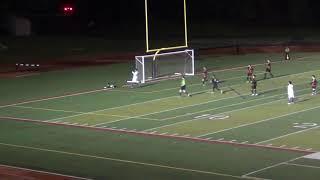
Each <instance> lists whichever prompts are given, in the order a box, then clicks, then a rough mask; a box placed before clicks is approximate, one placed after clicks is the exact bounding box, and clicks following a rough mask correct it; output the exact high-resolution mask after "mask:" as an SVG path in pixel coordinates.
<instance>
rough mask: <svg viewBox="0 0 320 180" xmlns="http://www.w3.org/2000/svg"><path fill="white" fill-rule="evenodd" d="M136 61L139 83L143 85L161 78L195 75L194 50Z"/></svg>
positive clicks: (139, 57)
mask: <svg viewBox="0 0 320 180" xmlns="http://www.w3.org/2000/svg"><path fill="white" fill-rule="evenodd" d="M135 61H136V69H137V70H138V72H139V74H138V81H139V82H141V83H145V82H147V81H150V80H155V79H159V78H165V77H167V78H170V77H174V76H177V75H178V76H179V75H187V76H193V75H194V74H195V68H194V50H193V49H186V50H183V51H174V52H166V53H158V54H151V55H144V56H136V57H135Z"/></svg>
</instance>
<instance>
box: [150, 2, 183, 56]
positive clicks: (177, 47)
mask: <svg viewBox="0 0 320 180" xmlns="http://www.w3.org/2000/svg"><path fill="white" fill-rule="evenodd" d="M148 1H149V0H145V1H144V3H145V25H146V30H145V31H146V52H158V53H159V52H160V51H162V50H174V49H181V48H187V47H188V27H187V2H186V0H182V1H183V21H184V44H183V45H180V46H173V47H162V48H156V49H150V44H149V41H150V39H149V13H148V9H149V8H148ZM158 1H161V0H158ZM158 53H156V54H158Z"/></svg>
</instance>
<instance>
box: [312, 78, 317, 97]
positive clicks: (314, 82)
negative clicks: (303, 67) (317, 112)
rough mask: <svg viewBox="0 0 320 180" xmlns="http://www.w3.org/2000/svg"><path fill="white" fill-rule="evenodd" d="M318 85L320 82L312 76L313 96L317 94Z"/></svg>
mask: <svg viewBox="0 0 320 180" xmlns="http://www.w3.org/2000/svg"><path fill="white" fill-rule="evenodd" d="M317 85H318V81H317V79H316V76H315V75H312V81H311V88H312V94H311V95H312V96H313V95H316V94H317Z"/></svg>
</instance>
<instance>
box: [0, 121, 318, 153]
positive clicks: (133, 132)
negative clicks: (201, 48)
mask: <svg viewBox="0 0 320 180" xmlns="http://www.w3.org/2000/svg"><path fill="white" fill-rule="evenodd" d="M1 119H6V120H15V121H20V122H29V123H41V124H46V125H54V126H65V127H73V128H82V129H87V130H96V131H105V132H110V133H124V134H129V135H140V136H151V137H159V138H169V139H170V138H171V139H177V140H184V141H192V142H202V143H211V144H226V145H233V146H245V147H255V148H265V149H272V150H281V151H291V152H299V153H304V154H310V153H316V151H307V150H303V149H291V148H280V147H274V146H266V145H256V144H242V143H237V142H229V141H222V140H221V141H218V140H205V139H203V138H196V137H190V136H188V137H182V136H170V135H166V134H167V133H162V134H163V135H161V134H150V133H142V132H141V131H136V129H134V130H120V129H112V128H101V127H92V126H80V125H70V124H69V125H68V124H62V123H53V122H43V121H41V120H34V119H25V118H16V117H1V116H0V120H1ZM222 139H223V138H222Z"/></svg>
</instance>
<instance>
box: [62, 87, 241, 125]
mask: <svg viewBox="0 0 320 180" xmlns="http://www.w3.org/2000/svg"><path fill="white" fill-rule="evenodd" d="M206 91H207V90H206ZM206 91H199V92H206ZM237 97H238V96H230V97H225V98H221V99H215V100H210V101H206V102H202V103H197V104H190V105H187V106H179V107H176V108H171V109H165V110H162V111H156V112H152V113H147V114H142V115H137V116H132V117H128V118H123V119H117V120H114V121H109V122H104V123H99V124H96V125H95V126H101V125H104V124H110V123H115V122H119V121H124V120H128V119H136V118H143V116H149V115H153V114H160V113H164V112H169V111H175V110H177V109H183V108H188V107H193V106H198V105H202V104H208V103H211V102H217V101H221V100H225V99H232V98H237ZM99 111H103V110H99ZM79 115H81V114H79ZM79 115H74V116H79ZM74 116H73V117H74ZM66 118H68V117H66ZM147 119H149V118H147ZM157 120H158V119H157ZM164 120H166V119H164ZM164 120H158V121H164Z"/></svg>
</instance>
